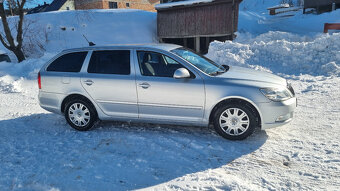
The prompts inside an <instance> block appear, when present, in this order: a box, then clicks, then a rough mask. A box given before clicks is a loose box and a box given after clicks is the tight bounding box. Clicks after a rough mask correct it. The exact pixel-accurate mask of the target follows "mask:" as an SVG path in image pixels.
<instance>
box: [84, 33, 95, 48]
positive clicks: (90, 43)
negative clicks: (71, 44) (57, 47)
mask: <svg viewBox="0 0 340 191" xmlns="http://www.w3.org/2000/svg"><path fill="white" fill-rule="evenodd" d="M83 37H84V38H85V40H86V41H87V43H89V46H94V45H96V44H95V43H93V42H90V41H89V40H87V38H86V36H85V35H83Z"/></svg>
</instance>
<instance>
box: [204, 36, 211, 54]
mask: <svg viewBox="0 0 340 191" xmlns="http://www.w3.org/2000/svg"><path fill="white" fill-rule="evenodd" d="M209 40H210V39H209V37H206V38H205V47H206V49H207V52H208V50H209V44H210V42H209Z"/></svg>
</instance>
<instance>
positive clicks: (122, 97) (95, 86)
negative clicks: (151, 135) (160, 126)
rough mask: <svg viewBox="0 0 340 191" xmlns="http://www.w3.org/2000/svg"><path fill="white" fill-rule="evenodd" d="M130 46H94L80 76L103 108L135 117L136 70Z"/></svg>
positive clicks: (116, 115)
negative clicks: (116, 48) (86, 65)
mask: <svg viewBox="0 0 340 191" xmlns="http://www.w3.org/2000/svg"><path fill="white" fill-rule="evenodd" d="M132 60H133V59H132V54H131V50H129V49H119V50H95V51H93V52H92V55H91V59H90V61H89V63H88V67H87V73H84V76H82V77H81V83H82V86H83V87H84V88H85V90H86V91H87V92H88V93H89V95H90V96H91V97H92V98H93V99H94V100H95V101H96V103H97V104H98V105H99V107H100V108H101V109H102V110H103V112H104V113H105V114H107V115H109V116H114V117H129V118H130V117H132V118H137V117H138V107H137V92H136V83H135V70H134V65H133V64H131V61H132Z"/></svg>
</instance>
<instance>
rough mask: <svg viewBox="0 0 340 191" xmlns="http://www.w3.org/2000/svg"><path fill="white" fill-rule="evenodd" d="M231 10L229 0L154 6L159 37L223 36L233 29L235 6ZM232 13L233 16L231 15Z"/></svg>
mask: <svg viewBox="0 0 340 191" xmlns="http://www.w3.org/2000/svg"><path fill="white" fill-rule="evenodd" d="M240 2H241V1H240V0H235V9H234V11H233V9H232V0H215V1H214V2H210V3H201V4H194V5H190V6H178V7H171V8H166V9H158V10H157V12H158V14H157V23H158V24H157V31H158V37H159V38H186V37H198V36H200V37H204V36H226V35H231V34H233V33H234V32H236V31H237V23H238V5H239V3H240ZM233 14H234V16H233Z"/></svg>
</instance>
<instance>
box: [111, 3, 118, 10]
mask: <svg viewBox="0 0 340 191" xmlns="http://www.w3.org/2000/svg"><path fill="white" fill-rule="evenodd" d="M109 8H110V9H117V8H118V3H117V2H112V1H110V2H109Z"/></svg>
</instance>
